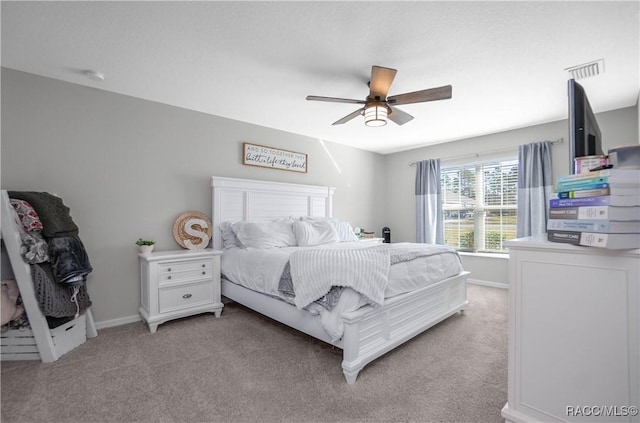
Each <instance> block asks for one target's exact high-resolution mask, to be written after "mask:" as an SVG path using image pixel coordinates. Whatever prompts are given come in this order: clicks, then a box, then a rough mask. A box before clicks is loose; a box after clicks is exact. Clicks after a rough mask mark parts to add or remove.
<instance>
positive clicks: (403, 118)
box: [387, 106, 413, 125]
mask: <svg viewBox="0 0 640 423" xmlns="http://www.w3.org/2000/svg"><path fill="white" fill-rule="evenodd" d="M389 108H390V109H391V113H389V114H388V115H387V119H389V120H390V121H393V122H395V123H397V124H398V125H404V124H405V123H407V122H409V121H410V120H412V119H413V116H411V115H410V114H409V113H407V112H403V111H402V110H400V109H398V108H396V107H391V106H389Z"/></svg>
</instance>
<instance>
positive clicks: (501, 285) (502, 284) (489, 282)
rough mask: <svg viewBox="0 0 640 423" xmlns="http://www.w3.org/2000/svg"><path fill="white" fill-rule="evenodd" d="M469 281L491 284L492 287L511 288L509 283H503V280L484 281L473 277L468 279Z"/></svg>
mask: <svg viewBox="0 0 640 423" xmlns="http://www.w3.org/2000/svg"><path fill="white" fill-rule="evenodd" d="M467 282H468V283H473V284H476V285H484V286H490V287H492V288H501V289H509V284H508V283H503V282H492V281H483V280H481V279H471V278H469V279H467Z"/></svg>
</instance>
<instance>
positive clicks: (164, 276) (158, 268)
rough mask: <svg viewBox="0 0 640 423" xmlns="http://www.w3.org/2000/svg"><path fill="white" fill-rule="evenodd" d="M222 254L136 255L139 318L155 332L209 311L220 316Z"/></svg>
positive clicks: (208, 250) (156, 253)
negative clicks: (138, 265)
mask: <svg viewBox="0 0 640 423" xmlns="http://www.w3.org/2000/svg"><path fill="white" fill-rule="evenodd" d="M221 254H222V251H216V250H212V249H204V250H177V251H158V252H154V253H149V254H139V255H138V256H139V258H140V294H141V295H140V299H141V305H140V310H139V311H140V315H141V316H142V318H143V319H144V320H145V321H146V322H147V324H148V325H149V331H151V333H154V332H155V331H156V329H157V328H158V325H159V324H162V323H165V322H167V321H169V320H172V319H177V318H179V317H185V316H191V315H193V314H198V313H205V312H210V313H214V314H215V316H216V317H220V313H221V312H222V307H223V304H222V301H221V300H220V255H221Z"/></svg>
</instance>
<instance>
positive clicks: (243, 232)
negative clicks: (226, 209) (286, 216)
mask: <svg viewBox="0 0 640 423" xmlns="http://www.w3.org/2000/svg"><path fill="white" fill-rule="evenodd" d="M231 228H232V229H233V232H235V234H236V236H237V237H238V240H239V241H240V242H241V243H242V245H243V246H245V247H247V248H277V247H290V246H295V245H297V244H296V237H295V235H294V234H293V222H292V221H291V220H280V221H276V222H248V221H241V222H236V223H234V224H232V225H231Z"/></svg>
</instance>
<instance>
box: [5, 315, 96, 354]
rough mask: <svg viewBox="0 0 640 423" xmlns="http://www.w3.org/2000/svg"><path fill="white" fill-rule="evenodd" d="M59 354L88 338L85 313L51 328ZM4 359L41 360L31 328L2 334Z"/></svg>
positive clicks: (12, 330)
mask: <svg viewBox="0 0 640 423" xmlns="http://www.w3.org/2000/svg"><path fill="white" fill-rule="evenodd" d="M50 332H51V340H52V342H53V346H54V348H55V351H56V354H57V356H61V355H63V354H66V353H68V352H69V351H71V350H72V349H74V348H75V347H77V346H78V345H81V344H84V342H85V341H86V340H87V319H86V316H85V315H84V314H81V315H80V317H78V318H77V319H74V320H72V321H70V322H67V323H65V324H64V325H60V326H58V327H57V328H55V329H50ZM0 337H1V339H2V343H1V344H0V353H1V355H0V356H1V358H2V360H3V361H4V360H40V353H39V352H38V345H37V344H36V339H35V336H34V335H33V331H32V330H31V329H28V328H25V329H11V330H9V331H7V332H5V333H2V334H1V336H0Z"/></svg>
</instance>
